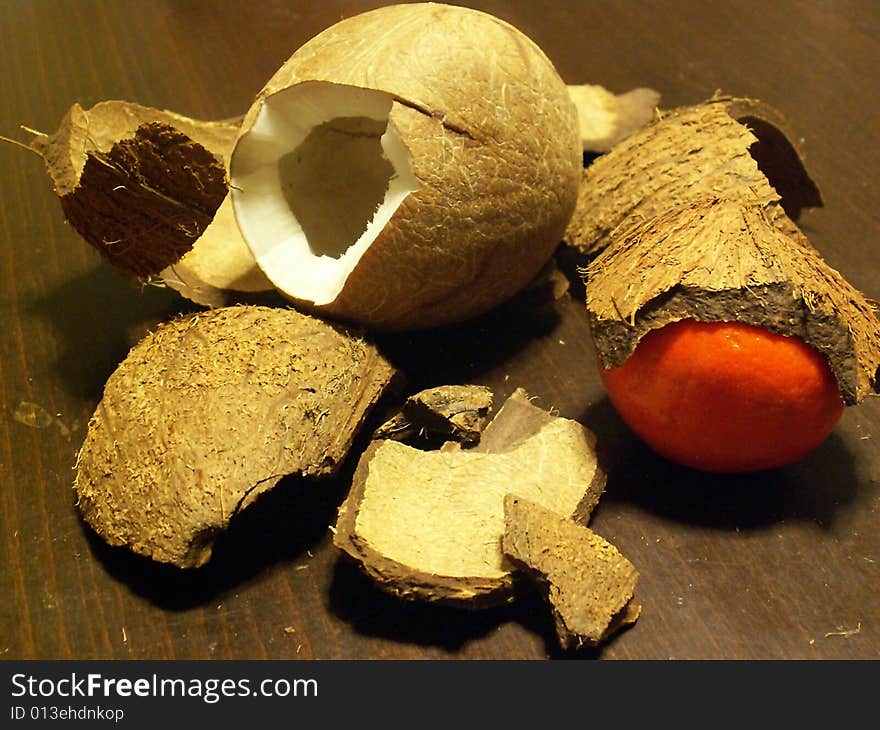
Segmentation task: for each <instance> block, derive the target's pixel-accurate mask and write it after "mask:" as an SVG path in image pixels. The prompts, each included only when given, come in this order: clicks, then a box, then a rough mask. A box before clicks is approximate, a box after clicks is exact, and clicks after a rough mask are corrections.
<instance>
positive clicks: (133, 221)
mask: <svg viewBox="0 0 880 730" xmlns="http://www.w3.org/2000/svg"><path fill="white" fill-rule="evenodd" d="M239 122H240V120H232V121H222V122H206V121H200V120H195V119H190V118H189V117H185V116H182V115H180V114H176V113H174V112H170V111H166V110H161V109H154V108H150V107H145V106H141V105H139V104H133V103H130V102H124V101H105V102H101V103H99V104H96V105H95V106H94V107H92V108H91V109H88V110H86V109H83V108H82V107H81V106H80V105H79V104H74V105H73V106H72V107H71V108H70V109H69V110H68V112H67V114H66V115H65V117H64V119H63V120H62V121H61V123H60V125H59V127H58V129H57V130H56V131H55V132H54V133H53V134H50V135H37V136H36V137H34V139H33V140H32V141H31V145H30V146H31V148H32V149H34V150H35V151H36V152H38V153H39V154H40V155H41V156H42V157H43V159H44V161H45V163H46V168H47V171H48V173H49V176H50V178H51V179H52V182H53V185H54V188H55V192H56V194H57V195H58V197H59V199H60V201H61V206H62V209H63V210H64V214H65V217H66V218H67V220H68V222H69V223H70V224H71V226H73V228H74V229H75V230H76V231H77V232H78V233H79V234H80V235H81V236H82V237H83V238H84V239H85V240H86V241H88V242H89V243H90V244H92V245H93V246H94V247H95V248H97V249H98V250H99V251H100V252H101V254H102V255H103V256H104V257H105V258H106V259H107V260H108V261H109V262H110V263H111V264H113V265H114V266H116V267H117V268H118V269H120V270H121V271H123V272H125V273H126V274H128V275H130V276H134V277H136V278H139V279H149V278H152V277H158V278H160V279H161V280H163V281H164V282H165V283H166V284H168V285H169V286H171V287H173V288H175V289H177V290H178V291H180V292H181V293H182V294H183V295H184V296H187V297H188V298H190V299H192V300H193V301H196V302H199V303H201V304H209V305H219V304H222V303H224V301H225V299H224V296H223V293H224V292H225V290H227V289H230V290H235V291H262V290H266V289H269V288H271V285H270V284H269V282H268V280H266V279H265V277H263V276H262V274H261V273H260V272H259V270H258V269H257V267H256V264H255V262H254V260H253V257H252V256H251V255H250V253H249V252H248V251H247V248H246V246H245V244H244V241H243V240H242V238H241V235H240V234H239V232H238V228H237V226H236V225H235V221H234V218H233V216H232V209H231V203H230V202H229V200H228V196H227V192H228V188H227V184H226V158H227V157H228V155H229V153H230V151H231V149H232V145H233V143H234V141H235V138H236V135H237V134H238V127H239ZM196 246H197V248H194V247H196Z"/></svg>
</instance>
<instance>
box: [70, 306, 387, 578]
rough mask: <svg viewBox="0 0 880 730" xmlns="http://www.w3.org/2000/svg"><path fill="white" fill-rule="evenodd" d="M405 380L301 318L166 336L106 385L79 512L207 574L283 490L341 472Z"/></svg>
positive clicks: (127, 541) (222, 321) (265, 317)
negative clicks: (241, 524)
mask: <svg viewBox="0 0 880 730" xmlns="http://www.w3.org/2000/svg"><path fill="white" fill-rule="evenodd" d="M393 375H394V370H393V368H392V367H391V366H390V365H389V363H388V362H387V361H386V360H385V358H384V357H383V356H382V355H381V354H380V353H379V352H378V351H377V350H376V348H375V347H373V346H372V345H371V344H369V343H368V342H366V341H365V340H364V339H362V338H361V337H360V336H358V335H357V334H356V333H352V332H348V331H346V330H343V329H341V328H336V327H333V326H331V325H329V324H327V323H325V322H323V321H320V320H317V319H314V318H312V317H309V316H306V315H303V314H300V313H297V312H295V311H292V310H288V309H275V308H268V307H257V306H249V307H243V306H241V307H227V308H221V309H215V310H211V311H209V312H205V313H202V314H199V315H197V316H189V317H181V318H178V319H175V320H173V321H171V322H169V323H167V324H163V325H161V326H160V327H159V328H158V329H157V330H156V331H155V332H153V333H152V334H150V335H149V336H148V337H146V338H145V339H144V340H143V341H141V342H140V343H139V344H138V345H137V346H135V347H134V348H133V349H132V351H131V352H130V353H129V355H128V357H126V359H125V360H124V361H123V362H122V363H121V364H120V365H119V367H118V368H117V370H116V371H115V372H114V373H113V374H112V375H111V376H110V378H109V380H108V381H107V384H106V387H105V389H104V394H103V398H102V399H101V402H100V404H99V405H98V407H97V409H96V411H95V413H94V415H93V417H92V418H91V420H90V422H89V427H88V432H87V434H86V438H85V441H84V443H83V446H82V448H81V450H80V452H79V456H78V459H77V464H76V478H75V483H74V486H75V490H76V495H77V504H78V506H79V509H80V511H81V513H82V515H83V517H84V518H85V521H86V522H87V523H88V524H89V525H91V527H92V528H93V529H94V530H95V531H96V532H97V533H98V534H99V535H100V536H101V537H102V538H103V539H104V540H106V541H107V542H108V543H110V544H111V545H124V546H127V547H128V548H130V549H131V550H133V551H134V552H136V553H138V554H140V555H145V556H148V557H150V558H152V559H154V560H157V561H160V562H164V563H171V564H173V565H177V566H179V567H185V568H186V567H196V566H199V565H202V564H203V563H205V562H206V561H207V560H208V559H209V557H210V555H211V548H212V544H213V542H214V539H215V538H216V536H217V535H218V534H219V533H220V532H221V531H222V530H223V529H224V528H225V527H226V526H227V524H228V523H229V521H230V520H231V519H232V518H233V517H234V516H235V515H236V514H237V513H238V512H240V511H241V510H243V509H245V508H246V507H247V506H248V505H250V504H251V503H253V502H254V500H255V499H256V498H257V497H258V496H259V495H260V494H262V493H264V492H266V491H268V490H269V489H271V488H272V487H274V486H275V484H276V483H277V482H278V481H279V480H280V479H281V478H282V477H284V476H285V475H288V474H300V475H303V476H305V477H323V476H328V475H331V474H333V473H334V472H336V471H337V469H338V467H339V465H340V463H341V462H342V461H343V459H345V457H346V455H347V453H348V450H349V448H350V446H351V443H352V439H353V438H354V435H355V433H356V431H357V430H358V428H359V427H360V425H361V423H362V422H363V420H364V418H365V416H366V414H367V412H368V411H369V410H370V408H371V407H372V406H373V404H374V403H376V401H377V400H378V398H379V397H380V395H381V394H382V393H383V391H384V390H385V389H386V387H387V386H388V385H389V382H390V381H391V379H392V377H393Z"/></svg>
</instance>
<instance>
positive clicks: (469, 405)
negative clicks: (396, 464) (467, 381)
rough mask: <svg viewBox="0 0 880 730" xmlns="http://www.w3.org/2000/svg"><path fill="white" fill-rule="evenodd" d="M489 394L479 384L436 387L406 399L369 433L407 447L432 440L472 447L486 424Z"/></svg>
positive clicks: (487, 390)
mask: <svg viewBox="0 0 880 730" xmlns="http://www.w3.org/2000/svg"><path fill="white" fill-rule="evenodd" d="M491 408H492V391H491V390H489V389H488V388H486V387H484V386H481V385H440V386H437V387H435V388H428V389H426V390H422V391H420V392H418V393H415V394H414V395H411V396H410V397H409V398H407V399H406V402H405V403H404V404H403V406H401V408H400V409H399V411H398V412H396V413H395V414H394V415H393V416H392V417H391V418H390V419H389V420H388V421H386V422H385V423H384V424H382V425H381V426H380V427H379V428H378V429H376V432H375V433H374V434H373V437H374V438H380V439H381V438H388V439H394V440H395V441H404V442H407V443H410V444H414V442H415V443H422V442H428V443H430V442H433V441H434V440H436V439H443V440H447V441H456V442H459V443H462V444H464V445H473V444H475V443H477V442H478V441H479V440H480V434H481V433H482V432H483V429H484V428H486V426H487V424H488V423H489V410H490V409H491Z"/></svg>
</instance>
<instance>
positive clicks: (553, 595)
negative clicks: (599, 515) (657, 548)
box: [502, 494, 641, 649]
mask: <svg viewBox="0 0 880 730" xmlns="http://www.w3.org/2000/svg"><path fill="white" fill-rule="evenodd" d="M502 549H503V550H504V554H505V555H506V556H507V557H509V558H510V559H511V560H513V561H515V563H516V564H517V565H519V566H521V568H522V570H523V571H524V572H525V573H526V574H529V575H533V576H535V577H536V579H537V580H538V581H539V582H540V583H542V584H543V585H544V586H545V587H546V590H547V596H548V599H549V602H550V605H551V607H552V609H553V616H554V618H555V622H556V633H557V636H558V638H559V643H560V644H561V645H562V647H563V648H566V649H567V648H571V647H581V646H584V645H589V646H596V645H598V644H601V643H602V642H604V641H606V640H607V639H608V638H610V636H611V635H612V634H613V633H615V632H616V631H618V630H619V629H621V628H623V627H624V626H627V625H630V624H632V623H635V621H636V620H637V619H638V617H639V614H640V612H641V608H640V606H639V605H638V604H637V603H635V602H633V594H634V592H635V588H636V584H637V583H638V579H639V573H638V571H637V570H636V568H635V567H634V566H633V564H632V563H631V562H630V561H629V560H627V559H626V558H625V557H624V556H623V555H621V553H620V551H619V550H618V549H617V548H616V547H614V545H612V544H611V543H610V542H608V541H607V540H605V539H604V538H603V537H601V536H600V535H598V534H596V533H595V532H594V531H593V530H591V529H590V528H589V527H586V526H584V525H579V524H577V523H576V522H574V521H572V520H570V519H568V518H567V517H565V516H564V515H560V514H557V513H556V512H553V511H551V510H548V509H547V508H546V507H543V506H542V505H539V504H537V503H535V502H532V501H530V500H528V499H525V498H522V497H517V496H514V495H512V494H509V495H507V496H506V497H505V498H504V537H503V540H502Z"/></svg>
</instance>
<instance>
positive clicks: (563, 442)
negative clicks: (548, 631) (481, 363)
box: [334, 390, 605, 607]
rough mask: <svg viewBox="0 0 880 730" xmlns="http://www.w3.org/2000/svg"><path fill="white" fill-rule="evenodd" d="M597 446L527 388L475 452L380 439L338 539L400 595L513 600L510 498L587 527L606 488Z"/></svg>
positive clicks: (474, 603) (472, 601) (343, 510)
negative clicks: (506, 538) (506, 540)
mask: <svg viewBox="0 0 880 730" xmlns="http://www.w3.org/2000/svg"><path fill="white" fill-rule="evenodd" d="M594 443H595V439H594V437H593V436H592V434H591V433H590V432H589V431H587V430H586V429H585V428H584V427H583V426H581V425H580V424H578V423H576V422H574V421H570V420H568V419H564V418H559V417H556V416H553V415H551V414H550V413H548V412H546V411H544V410H542V409H540V408H538V407H537V406H534V405H532V404H531V403H530V402H529V399H528V396H527V395H526V394H525V393H524V392H523V391H521V390H518V391H516V392H515V393H514V394H513V395H512V396H511V397H510V398H509V399H508V400H507V401H506V402H505V404H504V406H503V407H502V408H501V410H500V411H499V413H498V414H497V415H496V417H495V418H494V419H493V420H492V422H491V423H490V424H489V426H488V427H487V428H486V430H485V431H484V432H483V436H482V438H481V440H480V443H479V444H478V445H477V446H475V447H473V448H472V449H463V448H461V447H460V445H458V444H455V445H454V446H452V447H451V448H443V449H441V450H439V451H420V450H418V449H414V448H412V447H409V446H406V445H404V444H401V443H398V442H396V441H375V442H373V444H372V445H371V446H370V447H368V449H367V450H366V451H365V453H364V454H363V455H362V457H361V459H360V461H359V463H358V467H357V471H356V473H355V477H354V482H353V485H352V489H351V492H350V493H349V496H348V498H347V499H346V500H345V502H344V503H343V505H342V506H341V507H340V510H339V519H338V521H337V525H336V531H335V537H334V543H335V544H336V545H337V546H338V547H339V548H341V549H342V550H344V551H345V552H346V553H348V554H349V555H351V556H352V557H354V558H355V559H356V560H357V561H359V562H360V563H361V565H362V567H363V569H364V570H365V571H366V572H367V573H368V574H369V575H370V576H371V577H372V578H373V579H374V580H376V582H377V583H378V584H379V585H380V586H382V587H383V588H384V589H386V590H388V591H390V592H392V593H394V594H396V595H398V596H401V597H405V598H412V599H420V600H425V601H437V602H446V603H452V604H459V605H464V606H467V607H480V606H486V605H491V604H497V603H500V602H506V601H509V600H511V599H512V597H513V578H512V573H511V567H510V565H509V564H508V563H507V561H506V560H505V558H504V555H503V553H502V552H501V535H502V534H503V532H504V496H505V495H506V494H508V493H511V492H512V493H515V494H517V495H522V496H525V497H527V498H529V499H532V500H534V501H536V502H538V503H540V504H542V505H544V506H545V507H547V508H548V509H553V510H554V511H556V512H559V513H560V514H563V515H565V516H567V517H572V518H573V519H576V520H578V521H580V522H583V523H586V521H587V520H588V519H589V515H590V513H591V511H592V510H593V508H594V507H595V506H596V504H597V502H598V500H599V496H600V495H601V493H602V490H603V489H604V485H605V480H604V475H603V473H602V471H601V469H600V468H599V466H598V464H597V460H596V455H595V452H594V450H593V447H594Z"/></svg>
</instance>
